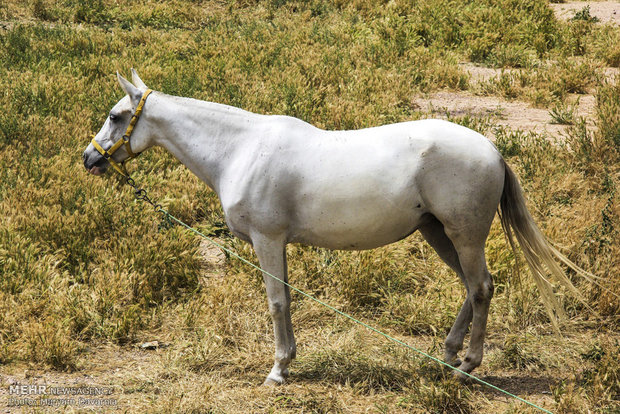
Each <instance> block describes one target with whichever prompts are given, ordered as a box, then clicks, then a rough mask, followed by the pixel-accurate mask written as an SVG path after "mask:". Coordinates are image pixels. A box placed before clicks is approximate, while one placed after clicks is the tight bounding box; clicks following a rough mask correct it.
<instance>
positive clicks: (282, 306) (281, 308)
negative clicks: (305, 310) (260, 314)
mask: <svg viewBox="0 0 620 414" xmlns="http://www.w3.org/2000/svg"><path fill="white" fill-rule="evenodd" d="M289 309H290V304H289V303H287V302H286V301H282V300H272V301H270V302H269V313H270V314H271V317H273V318H276V317H279V316H281V315H283V314H284V313H285V312H287V311H288V310H289Z"/></svg>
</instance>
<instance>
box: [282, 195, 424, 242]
mask: <svg viewBox="0 0 620 414" xmlns="http://www.w3.org/2000/svg"><path fill="white" fill-rule="evenodd" d="M316 207H317V208H316V209H306V210H305V211H304V210H302V212H301V214H297V215H296V218H295V220H294V221H293V223H292V225H291V227H290V235H289V241H290V242H293V243H302V244H307V245H312V246H318V247H326V248H329V249H339V250H364V249H373V248H376V247H379V246H384V245H386V244H389V243H393V242H395V241H398V240H400V239H402V238H404V237H407V236H408V235H409V234H411V233H412V232H414V231H415V230H416V229H417V228H418V226H419V225H420V223H421V221H422V220H423V216H424V215H425V211H424V209H423V208H422V206H421V205H420V204H419V203H411V204H410V205H408V206H407V207H403V206H400V207H399V206H397V205H395V204H391V203H390V202H389V201H387V200H385V202H384V203H380V204H379V203H377V204H373V203H370V204H369V203H366V204H364V203H335V205H332V206H329V205H322V206H316ZM303 213H305V214H303Z"/></svg>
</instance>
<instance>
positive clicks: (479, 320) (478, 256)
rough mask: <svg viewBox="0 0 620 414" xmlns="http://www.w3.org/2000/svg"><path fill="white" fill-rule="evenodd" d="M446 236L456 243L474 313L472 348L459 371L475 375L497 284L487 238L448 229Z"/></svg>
mask: <svg viewBox="0 0 620 414" xmlns="http://www.w3.org/2000/svg"><path fill="white" fill-rule="evenodd" d="M446 234H447V235H448V237H450V239H451V240H452V242H453V244H454V247H455V249H456V251H457V252H458V256H459V262H460V264H461V268H462V269H463V276H464V278H465V280H466V284H467V286H468V292H467V301H469V303H470V304H471V309H472V311H473V318H472V327H471V337H470V341H469V348H468V349H467V353H466V354H465V358H464V359H463V363H462V364H461V365H460V366H459V369H460V370H462V371H465V372H468V373H469V372H471V371H472V370H473V369H474V368H476V367H478V366H479V365H480V364H481V362H482V354H483V345H484V337H485V334H486V326H487V317H488V314H489V305H490V303H491V298H492V297H493V280H492V279H491V275H490V274H489V271H488V270H487V265H486V259H485V256H484V243H485V240H486V234H485V235H484V237H483V236H482V235H478V237H476V232H475V231H464V230H463V229H461V231H459V232H456V233H455V232H451V231H450V229H446Z"/></svg>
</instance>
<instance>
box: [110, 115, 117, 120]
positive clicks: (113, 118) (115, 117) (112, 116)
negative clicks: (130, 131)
mask: <svg viewBox="0 0 620 414" xmlns="http://www.w3.org/2000/svg"><path fill="white" fill-rule="evenodd" d="M117 119H118V115H114V114H110V121H116V120H117Z"/></svg>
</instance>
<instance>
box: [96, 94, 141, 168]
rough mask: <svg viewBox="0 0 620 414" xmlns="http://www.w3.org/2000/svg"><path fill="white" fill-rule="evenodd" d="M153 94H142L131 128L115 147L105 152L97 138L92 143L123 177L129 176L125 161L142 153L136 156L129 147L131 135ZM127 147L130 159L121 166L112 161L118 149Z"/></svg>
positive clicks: (130, 123)
mask: <svg viewBox="0 0 620 414" xmlns="http://www.w3.org/2000/svg"><path fill="white" fill-rule="evenodd" d="M151 92H153V91H152V90H151V89H147V90H146V91H145V92H144V94H142V98H141V99H140V102H139V103H138V106H137V107H136V111H135V112H134V113H133V115H132V117H131V121H129V126H127V130H126V131H125V134H124V135H123V137H122V138H121V139H119V140H118V141H116V143H114V145H112V146H111V147H110V149H109V150H107V151H106V150H104V149H103V147H102V146H101V145H99V143H98V142H97V141H95V137H94V136H93V139H92V140H91V141H90V142H91V143H92V144H93V146H94V147H95V149H96V150H97V151H99V153H100V154H101V155H103V157H104V158H105V159H106V160H108V162H109V163H110V165H111V166H112V167H113V168H114V169H115V170H116V171H117V172H118V173H119V174H120V175H122V176H125V177H128V176H129V174H127V169H125V161H127V160H130V159H132V158H136V157H137V156H138V155H140V153H138V154H135V153H134V152H133V151H132V150H131V145H129V138H131V133H132V132H133V129H134V127H135V126H136V124H137V123H138V119H140V115H141V114H142V108H143V107H144V103H145V102H146V98H148V96H149V95H150V93H151ZM123 145H125V150H126V151H127V154H129V157H128V158H127V159H126V160H125V161H123V162H121V163H120V164H119V163H118V162H116V161H114V160H113V159H112V154H114V153H115V152H116V150H117V149H119V148H120V147H121V146H123Z"/></svg>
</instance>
